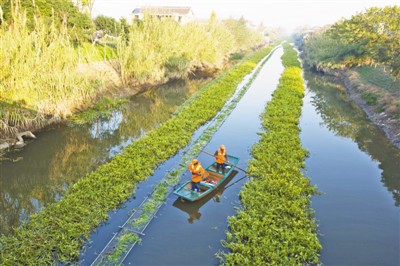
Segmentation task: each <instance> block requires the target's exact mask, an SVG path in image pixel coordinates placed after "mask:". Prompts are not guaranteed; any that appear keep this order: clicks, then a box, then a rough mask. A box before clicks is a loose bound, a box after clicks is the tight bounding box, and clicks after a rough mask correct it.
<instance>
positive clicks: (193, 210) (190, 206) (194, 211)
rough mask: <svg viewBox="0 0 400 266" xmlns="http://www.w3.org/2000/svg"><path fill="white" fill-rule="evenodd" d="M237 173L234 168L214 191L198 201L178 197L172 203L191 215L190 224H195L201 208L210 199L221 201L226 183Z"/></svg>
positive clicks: (199, 216) (198, 218)
mask: <svg viewBox="0 0 400 266" xmlns="http://www.w3.org/2000/svg"><path fill="white" fill-rule="evenodd" d="M237 173H238V171H236V170H233V171H232V173H231V174H230V175H229V176H228V177H227V178H226V179H225V180H224V181H223V182H222V183H221V184H220V185H219V186H218V187H217V188H216V189H215V190H214V191H212V192H211V193H210V194H208V195H207V196H205V197H204V198H202V199H200V200H198V201H194V202H189V201H185V200H183V199H181V198H178V199H176V200H175V202H174V203H173V204H172V205H173V206H174V207H176V208H178V209H180V210H181V211H184V212H186V213H187V214H188V216H189V217H188V218H187V220H188V222H189V223H190V224H193V222H194V221H195V220H200V218H201V213H200V208H201V207H202V206H203V205H204V204H206V203H207V202H208V201H209V200H210V199H213V201H214V202H217V203H219V202H220V197H221V195H222V193H223V192H224V190H225V188H228V186H226V185H227V184H228V183H229V182H230V181H231V180H232V179H233V178H234V177H235V176H236V175H237Z"/></svg>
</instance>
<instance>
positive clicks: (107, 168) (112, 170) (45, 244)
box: [0, 48, 271, 265]
mask: <svg viewBox="0 0 400 266" xmlns="http://www.w3.org/2000/svg"><path fill="white" fill-rule="evenodd" d="M270 50H271V48H268V49H264V50H262V51H260V52H258V53H256V54H254V55H253V56H252V57H251V58H249V59H248V60H246V61H245V62H242V63H240V64H239V65H238V66H237V67H234V68H233V69H232V70H230V71H229V72H227V73H225V74H224V75H223V76H222V77H221V78H219V79H218V80H217V81H215V82H213V83H212V84H211V85H210V86H208V87H206V88H204V90H202V92H201V93H200V94H198V95H197V97H196V98H195V99H193V100H192V101H190V104H188V105H185V106H184V107H183V108H182V109H180V111H179V113H177V114H176V116H175V117H173V118H172V119H170V120H168V121H167V122H165V123H163V124H162V125H161V126H160V127H159V128H157V129H156V130H154V131H151V132H150V133H149V134H148V135H146V136H145V137H143V138H142V139H140V140H138V141H135V142H133V143H132V144H131V145H130V146H128V147H127V148H126V149H125V151H124V152H123V153H122V154H119V155H117V156H116V157H114V158H113V160H112V161H111V162H109V163H107V164H104V165H102V166H100V167H99V168H98V169H97V170H96V171H94V172H91V173H89V174H88V175H87V176H86V177H84V178H82V179H81V180H80V181H79V182H77V183H76V184H75V185H73V186H72V187H71V188H70V189H69V190H68V192H67V193H66V195H64V196H63V197H62V199H61V200H60V201H59V202H57V203H55V204H51V205H49V206H48V207H47V208H45V209H44V210H43V211H42V212H41V213H39V214H36V215H33V216H31V217H30V221H29V222H27V223H25V224H24V225H23V226H22V228H19V229H17V230H16V231H15V234H14V235H13V236H9V237H1V239H0V246H1V251H0V259H1V260H0V264H4V265H16V264H22V265H31V264H35V265H38V264H40V265H43V264H46V265H47V264H54V263H56V262H57V261H60V262H63V263H67V262H70V261H74V260H76V259H77V258H78V255H79V249H80V247H81V245H82V243H83V242H84V240H85V238H86V237H87V236H88V235H89V233H90V232H91V230H93V229H94V228H95V227H97V226H98V225H99V224H101V223H102V222H104V221H105V220H106V219H107V217H108V216H107V212H108V211H110V210H112V209H114V208H116V207H117V206H118V205H119V204H121V203H122V202H124V201H125V200H126V199H127V198H128V197H129V196H130V195H131V194H132V193H133V192H134V189H135V186H136V183H137V182H140V181H142V180H144V179H146V178H147V177H148V176H149V175H151V174H152V172H153V169H154V168H155V167H156V166H157V165H158V164H159V163H161V162H163V161H165V160H166V159H168V158H169V157H170V156H172V155H173V154H175V153H176V152H177V151H178V150H179V149H181V148H183V147H184V146H185V145H187V144H188V142H189V141H190V138H191V136H192V134H193V133H194V131H195V130H196V129H197V128H198V127H199V126H201V125H202V124H204V123H205V122H207V121H208V120H209V119H211V118H212V117H213V116H215V114H216V113H217V112H218V111H219V110H220V109H221V108H222V106H223V105H224V103H225V101H226V100H227V99H229V97H231V96H232V94H233V93H234V91H235V89H236V87H237V85H238V84H239V83H240V82H241V81H242V79H243V78H244V76H245V75H247V74H248V73H250V72H251V71H252V69H253V68H254V67H255V66H256V63H257V62H258V61H260V60H261V59H262V58H263V57H264V56H265V55H266V54H267V53H268V52H269V51H270ZM215 95H218V97H215ZM193 117H196V119H193Z"/></svg>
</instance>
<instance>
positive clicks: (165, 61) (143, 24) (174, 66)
mask: <svg viewBox="0 0 400 266" xmlns="http://www.w3.org/2000/svg"><path fill="white" fill-rule="evenodd" d="M261 42H262V40H261V39H258V42H252V43H251V44H250V43H249V44H248V46H247V47H246V48H250V46H254V45H257V44H260V43H261ZM239 48H244V47H243V45H242V44H241V46H240V47H239V46H237V42H236V39H235V36H234V34H233V33H232V31H231V30H230V29H229V28H228V27H226V26H225V24H223V23H222V22H218V21H210V22H209V23H205V24H200V23H189V24H185V25H180V24H178V23H176V22H175V21H173V20H169V19H164V20H159V19H155V18H152V17H146V18H145V19H144V20H143V21H137V22H135V23H134V24H133V26H132V27H131V29H130V31H129V36H127V37H126V38H120V39H119V41H118V64H117V68H116V69H117V70H118V74H119V75H120V77H121V80H122V82H123V84H124V85H125V86H129V85H131V84H141V83H145V82H149V81H153V82H162V81H165V80H166V79H168V78H170V77H185V76H186V75H187V74H188V73H190V72H191V71H193V70H194V69H196V68H204V67H216V68H221V67H222V66H223V63H224V61H225V60H226V59H227V58H228V56H229V55H230V53H232V52H233V51H235V50H237V49H239Z"/></svg>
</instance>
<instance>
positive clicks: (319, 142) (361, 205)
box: [300, 73, 400, 266]
mask: <svg viewBox="0 0 400 266" xmlns="http://www.w3.org/2000/svg"><path fill="white" fill-rule="evenodd" d="M305 78H306V80H307V83H308V88H307V92H306V97H305V99H304V107H303V113H302V117H301V123H300V126H301V129H302V132H301V139H302V144H303V146H304V147H305V148H306V149H308V150H309V151H310V157H309V158H308V159H307V161H306V175H307V176H309V177H310V179H311V181H312V183H313V184H315V185H316V186H317V187H318V189H319V191H320V192H321V193H322V195H319V196H314V197H313V198H312V202H313V204H312V208H313V209H314V210H315V212H316V219H317V223H318V225H319V239H320V241H321V244H322V247H323V249H322V253H321V262H322V263H323V264H324V265H381V266H383V265H387V266H394V265H400V255H399V254H400V216H399V204H400V150H399V149H397V148H395V147H394V146H393V145H392V144H391V142H390V141H389V140H388V139H387V138H386V136H385V134H384V133H383V131H381V130H380V129H379V128H377V127H376V126H375V125H373V124H372V123H371V122H370V121H369V120H368V118H367V117H366V115H365V114H364V112H363V111H362V110H361V109H360V108H359V107H358V106H356V105H355V104H354V103H353V102H352V101H351V100H349V99H348V97H347V96H346V94H345V93H344V88H343V87H342V86H341V85H340V84H336V83H334V82H332V81H329V79H327V78H324V77H321V76H316V75H314V74H311V73H306V75H305Z"/></svg>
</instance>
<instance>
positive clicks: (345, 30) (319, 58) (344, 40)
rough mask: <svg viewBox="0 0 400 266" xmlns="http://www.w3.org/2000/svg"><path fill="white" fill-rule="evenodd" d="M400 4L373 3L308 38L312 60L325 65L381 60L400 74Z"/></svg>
mask: <svg viewBox="0 0 400 266" xmlns="http://www.w3.org/2000/svg"><path fill="white" fill-rule="evenodd" d="M399 21H400V7H399V6H393V7H384V8H378V7H373V8H370V9H367V10H366V11H365V12H364V13H359V14H357V15H355V16H352V17H351V18H350V19H347V20H341V21H339V22H337V23H335V24H334V25H332V26H331V27H330V28H328V29H326V30H323V31H320V32H318V33H316V34H314V35H313V36H311V37H310V38H308V39H307V40H306V43H305V49H306V52H307V55H308V56H309V57H310V63H311V64H313V65H319V66H323V67H333V68H339V67H344V66H363V65H375V64H382V65H385V66H388V67H389V68H390V70H391V73H392V74H393V75H394V76H397V77H399V76H400V22H399Z"/></svg>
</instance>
